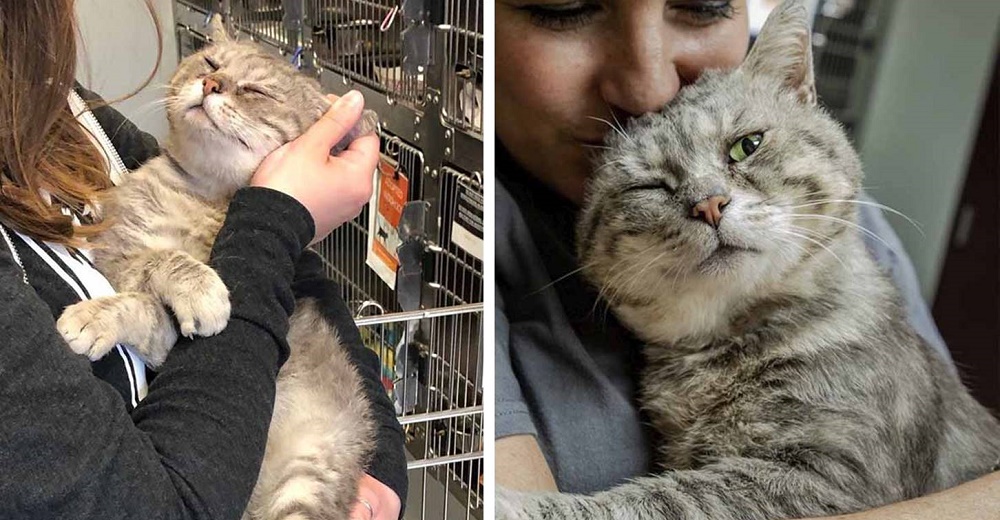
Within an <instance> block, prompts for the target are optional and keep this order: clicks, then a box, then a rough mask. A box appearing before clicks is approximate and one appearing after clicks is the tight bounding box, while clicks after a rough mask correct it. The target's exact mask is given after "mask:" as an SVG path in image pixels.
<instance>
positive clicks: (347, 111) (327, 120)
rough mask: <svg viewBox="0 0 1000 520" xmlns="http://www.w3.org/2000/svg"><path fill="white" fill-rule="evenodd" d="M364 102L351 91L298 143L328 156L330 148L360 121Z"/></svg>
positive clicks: (301, 137)
mask: <svg viewBox="0 0 1000 520" xmlns="http://www.w3.org/2000/svg"><path fill="white" fill-rule="evenodd" d="M364 105H365V102H364V98H363V97H362V96H361V93H360V92H358V91H356V90H352V91H350V92H348V93H347V94H345V95H344V96H343V97H341V98H339V99H337V101H335V102H334V103H333V105H332V106H330V109H329V110H327V111H326V113H325V114H323V117H320V118H319V120H318V121H316V122H315V123H314V124H313V125H312V126H311V127H309V129H308V130H306V132H305V133H304V134H302V135H301V136H300V137H299V139H298V141H300V143H301V145H302V146H304V147H307V148H309V149H315V150H317V151H318V150H322V151H323V153H324V154H329V152H330V148H333V147H334V145H336V144H337V143H339V142H340V140H341V139H343V138H344V136H346V135H347V133H348V132H350V131H351V129H352V128H354V125H355V124H357V122H358V120H359V119H361V111H362V109H363V108H364Z"/></svg>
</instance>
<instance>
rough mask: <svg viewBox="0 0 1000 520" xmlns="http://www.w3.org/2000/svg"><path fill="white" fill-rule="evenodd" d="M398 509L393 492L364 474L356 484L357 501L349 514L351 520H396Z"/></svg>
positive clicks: (398, 504)
mask: <svg viewBox="0 0 1000 520" xmlns="http://www.w3.org/2000/svg"><path fill="white" fill-rule="evenodd" d="M365 504H368V505H365ZM369 506H370V507H371V509H369ZM400 507H401V504H400V503H399V497H398V496H396V493H395V492H394V491H393V490H391V489H389V487H388V486H386V485H385V484H383V483H381V482H379V481H378V480H375V478H373V477H372V476H370V475H368V474H365V475H364V476H362V477H361V482H358V501H357V502H356V503H355V504H354V510H353V511H352V512H351V520H398V518H399V510H400Z"/></svg>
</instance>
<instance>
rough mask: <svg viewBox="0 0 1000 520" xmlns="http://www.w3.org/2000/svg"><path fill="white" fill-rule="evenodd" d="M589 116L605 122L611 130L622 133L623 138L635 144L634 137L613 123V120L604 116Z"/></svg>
mask: <svg viewBox="0 0 1000 520" xmlns="http://www.w3.org/2000/svg"><path fill="white" fill-rule="evenodd" d="M587 118H588V119H593V120H594V121H598V122H600V123H604V124H606V125H608V128H610V129H611V130H614V132H615V133H616V134H618V135H620V136H621V137H622V139H625V140H626V141H628V142H630V143H633V144H635V141H634V140H633V139H632V137H631V136H629V135H628V134H626V133H625V131H624V130H622V129H621V128H618V127H617V126H615V125H614V124H612V123H611V121H608V120H607V119H603V118H600V117H594V116H587Z"/></svg>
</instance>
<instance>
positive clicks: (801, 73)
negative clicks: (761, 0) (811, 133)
mask: <svg viewBox="0 0 1000 520" xmlns="http://www.w3.org/2000/svg"><path fill="white" fill-rule="evenodd" d="M811 33H812V29H811V28H810V24H809V12H808V11H807V10H806V8H805V6H804V5H802V1H801V0H785V1H784V2H782V3H781V5H779V6H778V7H776V8H775V9H774V11H772V12H771V14H770V16H768V17H767V21H766V22H764V27H763V28H762V29H761V30H760V34H759V35H758V36H757V41H755V42H754V44H753V49H751V50H750V54H749V55H748V56H747V58H746V60H745V61H744V62H743V65H742V68H743V70H744V71H746V72H747V73H749V74H765V75H769V76H773V77H778V78H780V79H781V80H782V82H783V83H784V84H785V86H787V87H788V88H789V89H791V90H792V91H793V92H795V93H796V94H798V96H799V99H800V100H801V101H802V102H803V103H807V104H815V103H816V81H815V78H814V77H813V60H812V43H811Z"/></svg>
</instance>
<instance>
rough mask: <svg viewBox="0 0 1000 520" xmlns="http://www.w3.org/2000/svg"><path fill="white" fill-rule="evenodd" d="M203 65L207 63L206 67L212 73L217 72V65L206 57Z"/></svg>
mask: <svg viewBox="0 0 1000 520" xmlns="http://www.w3.org/2000/svg"><path fill="white" fill-rule="evenodd" d="M205 63H207V64H208V66H209V67H211V68H212V71H213V72H214V71H217V70H219V64H218V63H217V62H216V61H215V60H213V59H212V58H209V57H208V56H205Z"/></svg>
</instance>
